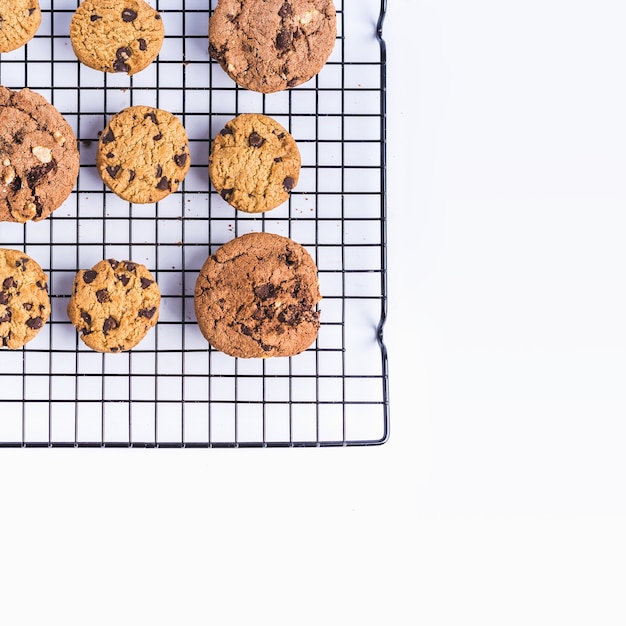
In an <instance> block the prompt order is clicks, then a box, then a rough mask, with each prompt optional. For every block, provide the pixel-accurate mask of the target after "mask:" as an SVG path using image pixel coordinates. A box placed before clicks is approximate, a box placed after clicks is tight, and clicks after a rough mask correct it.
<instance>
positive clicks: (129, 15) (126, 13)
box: [122, 9, 137, 22]
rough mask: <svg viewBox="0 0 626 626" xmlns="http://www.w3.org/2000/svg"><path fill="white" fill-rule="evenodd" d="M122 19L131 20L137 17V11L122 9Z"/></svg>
mask: <svg viewBox="0 0 626 626" xmlns="http://www.w3.org/2000/svg"><path fill="white" fill-rule="evenodd" d="M122 19H123V20H124V21H125V22H133V21H134V20H136V19H137V11H133V10H132V9H124V10H123V11H122Z"/></svg>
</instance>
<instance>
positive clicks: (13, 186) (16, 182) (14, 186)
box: [9, 176, 22, 192]
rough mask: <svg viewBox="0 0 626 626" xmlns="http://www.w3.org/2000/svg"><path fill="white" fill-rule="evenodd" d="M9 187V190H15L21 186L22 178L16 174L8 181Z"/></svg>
mask: <svg viewBox="0 0 626 626" xmlns="http://www.w3.org/2000/svg"><path fill="white" fill-rule="evenodd" d="M9 188H10V189H11V191H13V192H16V191H19V190H20V189H21V188H22V179H21V178H20V177H19V176H16V177H15V178H14V179H13V180H12V181H11V183H10V185H9Z"/></svg>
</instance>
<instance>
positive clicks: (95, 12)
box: [70, 0, 165, 76]
mask: <svg viewBox="0 0 626 626" xmlns="http://www.w3.org/2000/svg"><path fill="white" fill-rule="evenodd" d="M164 37H165V30H164V28H163V20H162V19H161V15H160V14H159V12H158V11H156V10H155V9H153V8H152V7H151V6H150V5H149V4H148V3H147V2H144V0H83V2H81V4H80V5H79V7H78V9H76V11H75V13H74V15H73V17H72V21H71V22H70V41H71V43H72V48H73V49H74V54H76V56H77V57H78V59H79V60H80V61H81V63H83V64H85V65H86V66H87V67H90V68H92V69H94V70H100V71H102V72H124V73H126V74H128V75H129V76H131V75H132V74H136V73H137V72H140V71H141V70H143V69H145V68H146V67H148V65H150V63H152V61H154V59H155V58H156V57H157V56H158V54H159V52H160V51H161V46H162V45H163V39H164Z"/></svg>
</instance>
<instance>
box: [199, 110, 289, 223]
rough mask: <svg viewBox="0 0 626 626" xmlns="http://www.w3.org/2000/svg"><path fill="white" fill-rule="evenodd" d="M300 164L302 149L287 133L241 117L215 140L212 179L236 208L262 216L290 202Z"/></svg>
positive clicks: (272, 123) (253, 116) (255, 116)
mask: <svg viewBox="0 0 626 626" xmlns="http://www.w3.org/2000/svg"><path fill="white" fill-rule="evenodd" d="M300 165H301V159H300V151H299V150H298V146H297V144H296V142H295V140H294V138H293V137H292V136H291V135H290V134H289V132H288V131H287V130H286V129H285V128H283V127H282V126H281V125H280V124H279V123H278V122H277V121H276V120H274V119H273V118H271V117H268V116H267V115H261V114H259V113H243V114H242V115H238V116H237V117H235V118H234V119H232V120H230V122H228V123H227V124H226V126H225V127H224V128H223V129H222V130H221V131H220V132H219V133H218V134H217V136H216V137H215V139H214V140H213V145H212V147H211V154H210V156H209V177H210V178H211V182H212V183H213V186H214V187H215V189H216V190H217V191H218V193H219V194H220V195H221V196H222V198H224V200H226V201H227V202H228V203H229V204H231V205H232V206H234V207H235V208H236V209H239V210H240V211H245V212H246V213H261V212H263V211H269V210H270V209H273V208H275V207H277V206H278V205H279V204H282V203H283V202H285V201H286V200H287V199H288V198H289V194H290V192H291V190H292V189H293V188H294V187H295V186H296V185H297V184H298V178H299V176H300Z"/></svg>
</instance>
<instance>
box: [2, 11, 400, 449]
mask: <svg viewBox="0 0 626 626" xmlns="http://www.w3.org/2000/svg"><path fill="white" fill-rule="evenodd" d="M40 4H41V9H42V14H43V19H42V24H41V27H40V29H39V31H38V32H37V34H36V36H35V38H34V39H32V40H31V41H30V42H29V43H28V44H27V45H26V46H24V47H23V48H21V49H19V50H16V51H14V52H11V53H7V54H3V55H0V84H2V85H4V86H6V87H9V88H11V89H20V88H22V87H29V88H30V89H33V90H35V91H38V92H39V93H41V94H42V95H44V96H45V97H46V98H47V99H48V100H49V101H51V102H52V103H53V104H54V105H55V106H56V107H57V109H59V110H60V111H61V113H62V114H63V115H64V116H65V117H66V119H67V120H68V121H69V123H70V124H71V125H72V127H73V129H74V131H75V133H76V136H77V139H78V141H79V148H80V157H81V168H80V175H79V179H78V182H77V185H76V187H75V189H74V191H73V192H72V194H71V196H70V197H69V199H68V200H67V201H66V202H65V204H64V205H63V206H62V207H61V208H59V209H58V210H57V211H55V213H54V214H53V215H52V216H51V217H49V218H48V219H46V220H44V221H42V222H37V223H27V224H25V225H21V224H10V223H2V224H0V246H1V247H5V248H17V249H20V250H23V251H24V252H26V253H27V254H29V255H30V256H32V257H33V258H34V259H35V260H37V261H38V262H39V264H40V265H41V266H42V267H43V269H44V270H45V271H46V272H47V273H48V275H49V291H50V295H51V302H52V313H51V317H50V320H49V321H48V323H47V324H46V326H45V327H44V328H43V329H42V330H41V331H40V333H39V334H38V335H37V337H36V338H35V339H34V340H32V341H31V342H29V343H28V344H27V345H26V346H25V347H24V348H22V349H20V350H15V351H8V350H1V351H0V446H4V447H19V446H21V447H32V446H47V447H58V446H75V447H83V446H85V447H86V446H97V447H109V446H114V447H120V446H122V447H244V446H252V447H274V446H282V447H287V446H289V447H294V446H353V445H375V444H381V443H384V442H385V441H386V440H387V438H388V434H389V398H388V372H387V354H386V348H385V345H384V342H383V327H384V323H385V318H386V302H387V293H386V223H385V220H386V210H385V199H386V194H385V150H386V143H385V110H386V108H385V107H386V104H385V98H386V93H385V44H384V40H383V38H382V24H383V19H384V15H385V12H386V2H385V0H382V2H381V0H336V3H335V6H336V9H337V27H338V36H337V41H336V46H335V49H334V51H333V53H332V55H331V57H330V59H329V60H328V62H327V64H326V66H325V67H324V69H323V70H322V71H321V72H320V74H319V75H318V76H317V77H315V78H314V79H312V80H311V81H309V82H308V83H306V84H304V85H301V86H299V87H296V88H294V89H290V90H288V91H285V92H281V93H276V94H269V95H262V94H258V93H254V92H250V91H248V90H245V89H241V88H239V87H237V86H236V85H235V84H234V83H233V82H232V81H231V80H230V79H229V78H228V77H227V76H226V74H224V72H223V71H222V69H221V68H220V67H219V66H218V65H217V64H216V63H215V62H212V61H211V59H210V58H209V55H208V38H207V24H208V19H209V16H210V13H211V11H212V10H213V9H214V7H215V4H216V2H215V0H212V2H211V3H208V2H207V0H160V1H156V2H154V0H153V6H155V8H157V10H159V11H160V13H161V15H162V18H163V23H164V26H165V32H166V36H165V41H164V44H163V47H162V50H161V53H160V55H159V57H158V58H157V60H156V61H155V62H154V63H153V64H152V65H151V66H149V67H148V68H146V69H145V70H143V71H142V72H140V73H138V74H136V75H134V76H133V77H128V76H126V75H125V74H105V73H102V72H97V71H95V70H92V69H89V68H87V67H85V66H83V65H82V64H80V63H79V62H78V60H77V59H76V57H75V55H74V53H73V50H72V47H71V44H70V41H69V24H70V20H71V18H72V15H73V12H74V11H75V10H76V7H77V6H78V1H77V0H41V2H40ZM209 4H210V6H208V5H209ZM138 104H145V105H149V106H156V107H159V108H163V109H166V110H169V111H171V112H172V113H174V114H176V115H178V116H179V118H180V119H181V121H182V122H183V124H184V126H185V128H186V130H187V133H188V135H189V140H190V154H191V161H192V165H191V169H190V171H189V174H188V175H187V178H186V179H185V181H184V182H183V184H182V185H181V187H180V188H179V190H178V191H177V192H176V193H175V194H172V195H171V196H169V197H168V198H166V199H165V200H163V201H161V202H159V203H156V204H151V205H133V204H129V203H127V202H125V201H122V200H121V199H119V198H118V197H117V196H115V195H114V194H113V193H112V192H110V191H108V190H107V189H106V188H105V187H104V185H103V183H102V181H101V179H100V178H99V176H98V174H97V171H96V169H95V157H96V147H97V142H98V137H99V133H100V132H101V131H102V129H103V128H104V126H105V124H106V122H107V121H108V119H109V118H110V116H111V115H113V114H114V113H116V112H118V111H119V110H121V109H122V108H124V107H127V106H131V105H138ZM244 112H247V113H251V112H257V113H264V114H266V115H270V116H272V117H274V118H275V119H277V120H278V121H279V122H280V123H282V124H283V125H284V126H285V127H286V128H288V129H289V131H290V132H291V133H292V135H293V136H294V138H295V139H296V141H297V143H298V146H299V148H300V151H301V154H302V171H301V176H300V181H299V184H298V186H297V187H296V189H295V190H294V191H293V192H292V195H291V198H290V200H289V201H288V202H286V203H285V204H284V205H282V206H280V207H278V208H276V209H274V210H272V211H269V212H267V213H264V214H262V215H260V216H259V215H257V216H251V215H246V214H243V213H240V212H237V211H235V209H233V208H232V207H230V206H229V205H228V204H227V203H226V202H224V200H223V199H222V198H221V197H220V196H219V195H218V194H217V193H216V192H215V190H214V189H213V188H212V187H211V184H210V181H209V178H208V169H207V168H208V155H209V150H210V143H211V139H212V137H213V136H214V135H215V133H216V132H218V131H219V130H220V129H221V128H222V127H223V126H224V124H225V122H226V121H228V120H229V119H231V118H232V117H234V116H235V115H237V114H239V113H244ZM251 231H267V232H274V233H277V234H281V235H284V236H288V237H291V238H292V239H294V240H295V241H297V242H298V243H301V244H302V245H304V246H305V247H306V248H307V250H309V252H310V253H311V255H312V256H313V258H314V259H315V261H316V263H317V266H318V270H319V279H320V289H321V292H322V295H323V300H322V302H321V303H320V310H321V328H320V332H319V336H318V338H317V340H316V342H315V343H314V345H313V346H311V347H310V348H309V349H308V350H306V351H305V352H303V353H301V354H299V355H297V356H295V357H291V358H272V359H235V358H232V357H229V356H226V355H224V354H222V353H220V352H218V351H216V350H214V349H213V348H211V347H210V346H209V345H208V344H207V342H206V341H205V340H204V338H203V337H202V335H201V333H200V332H199V330H198V327H197V323H196V319H195V315H194V310H193V291H194V285H195V281H196V278H197V275H198V272H199V269H200V267H201V266H202V263H203V262H204V260H205V258H206V257H207V256H208V255H209V254H210V253H211V252H213V251H215V249H216V248H217V247H219V245H221V244H223V243H225V242H226V241H228V240H230V239H232V238H234V237H236V236H239V235H242V234H244V233H246V232H251ZM103 258H117V259H132V260H135V261H138V262H140V263H144V264H145V265H147V266H148V267H149V268H150V270H151V271H152V272H153V274H154V275H155V277H156V279H157V282H158V284H159V287H160V289H161V295H162V304H161V310H160V317H159V321H158V324H157V326H156V327H155V328H154V329H153V330H152V331H150V333H149V334H148V336H147V337H146V338H145V339H144V340H143V341H142V342H141V343H140V344H139V345H138V346H137V347H136V348H135V349H133V350H131V351H129V352H125V353H121V354H101V353H96V352H93V351H91V350H89V349H88V348H87V347H85V346H84V344H82V342H81V341H80V340H79V338H78V335H77V333H76V331H75V329H74V327H73V326H72V325H71V323H70V322H69V320H68V318H67V314H66V306H67V301H68V298H69V295H70V293H71V286H72V281H73V278H74V275H75V273H76V271H77V270H78V269H86V268H89V267H91V266H92V265H94V264H95V263H96V262H98V261H99V260H101V259H103Z"/></svg>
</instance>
